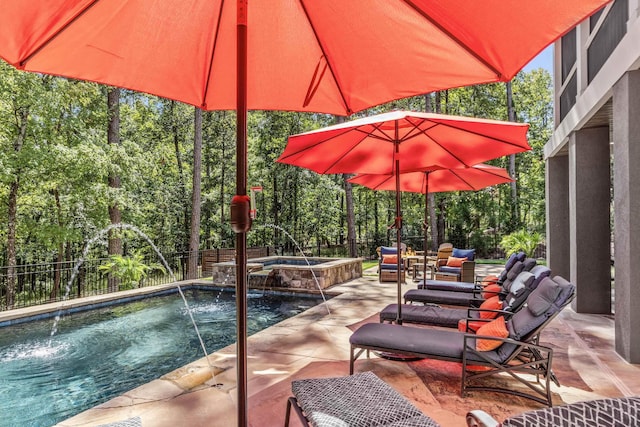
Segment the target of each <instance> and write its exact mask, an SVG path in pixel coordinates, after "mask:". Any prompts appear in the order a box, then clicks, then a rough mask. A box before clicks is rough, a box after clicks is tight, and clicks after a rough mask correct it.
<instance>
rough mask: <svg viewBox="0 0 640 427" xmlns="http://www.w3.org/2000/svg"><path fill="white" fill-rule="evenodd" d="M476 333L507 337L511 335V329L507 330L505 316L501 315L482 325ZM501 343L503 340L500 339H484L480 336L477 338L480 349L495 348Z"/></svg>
mask: <svg viewBox="0 0 640 427" xmlns="http://www.w3.org/2000/svg"><path fill="white" fill-rule="evenodd" d="M476 335H485V336H490V337H499V338H507V337H508V336H509V331H508V330H507V324H506V323H505V322H504V317H502V316H500V317H498V318H496V319H494V320H492V321H491V322H489V323H487V324H486V325H483V326H481V327H480V329H478V331H477V332H476ZM501 345H502V341H498V340H486V339H485V340H483V339H480V338H478V339H477V340H476V350H478V351H491V350H495V349H496V348H498V347H500V346H501Z"/></svg>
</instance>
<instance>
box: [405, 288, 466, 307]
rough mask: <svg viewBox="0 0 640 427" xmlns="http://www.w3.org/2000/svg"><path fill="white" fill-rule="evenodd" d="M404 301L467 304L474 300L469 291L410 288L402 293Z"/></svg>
mask: <svg viewBox="0 0 640 427" xmlns="http://www.w3.org/2000/svg"><path fill="white" fill-rule="evenodd" d="M404 300H405V301H411V302H421V303H424V304H448V305H464V306H469V305H470V304H471V303H472V302H473V301H474V296H473V294H472V293H470V292H451V291H439V290H431V289H410V290H408V291H407V292H406V293H405V294H404Z"/></svg>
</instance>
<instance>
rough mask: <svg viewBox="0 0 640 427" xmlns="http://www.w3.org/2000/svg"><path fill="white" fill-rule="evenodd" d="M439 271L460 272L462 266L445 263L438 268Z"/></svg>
mask: <svg viewBox="0 0 640 427" xmlns="http://www.w3.org/2000/svg"><path fill="white" fill-rule="evenodd" d="M438 272H439V273H453V274H460V267H451V266H448V265H443V266H442V267H439V268H438Z"/></svg>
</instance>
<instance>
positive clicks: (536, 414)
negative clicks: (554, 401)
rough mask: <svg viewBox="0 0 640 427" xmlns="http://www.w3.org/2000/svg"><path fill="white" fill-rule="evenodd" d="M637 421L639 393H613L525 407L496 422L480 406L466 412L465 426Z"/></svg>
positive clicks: (609, 425) (598, 425) (618, 426)
mask: <svg viewBox="0 0 640 427" xmlns="http://www.w3.org/2000/svg"><path fill="white" fill-rule="evenodd" d="M638 425H640V397H638V396H632V397H613V398H608V399H597V400H589V401H584V402H576V403H570V404H568V405H562V406H555V407H553V408H543V409H537V410H534V411H527V412H524V413H522V414H520V415H515V416H513V417H509V418H507V419H506V420H504V421H503V422H502V423H500V422H498V421H497V420H496V419H495V418H493V417H492V416H491V415H489V414H487V413H486V412H484V411H482V410H475V411H470V412H469V413H468V414H467V426H468V427H500V426H502V427H527V426H536V427H556V426H580V427H614V426H615V427H628V426H638Z"/></svg>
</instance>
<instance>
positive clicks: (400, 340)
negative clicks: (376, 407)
mask: <svg viewBox="0 0 640 427" xmlns="http://www.w3.org/2000/svg"><path fill="white" fill-rule="evenodd" d="M464 335H465V334H464V333H462V332H458V331H452V330H446V329H429V328H416V327H411V326H401V325H390V324H388V323H367V324H364V325H362V326H361V327H360V328H358V329H357V330H356V331H355V332H354V333H353V334H351V337H350V338H349V342H350V343H351V344H352V345H354V346H356V347H360V348H367V347H369V348H376V349H384V350H387V351H390V352H397V353H402V354H423V355H425V356H427V357H433V358H441V359H448V360H456V361H462V352H463V347H464ZM467 342H468V344H469V345H470V346H472V347H474V348H475V340H473V339H472V340H469V341H467ZM482 354H483V355H484V356H486V357H489V358H491V359H493V360H495V361H496V362H498V363H502V362H503V361H504V360H505V359H504V358H503V357H504V356H502V355H499V354H498V352H497V351H496V350H493V351H483V352H482ZM467 360H470V361H476V362H481V361H483V359H482V358H481V357H480V356H477V355H475V354H474V353H473V352H471V353H467Z"/></svg>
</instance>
